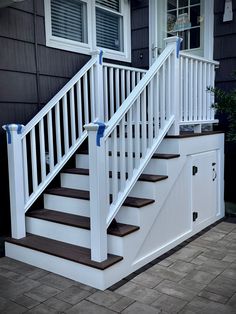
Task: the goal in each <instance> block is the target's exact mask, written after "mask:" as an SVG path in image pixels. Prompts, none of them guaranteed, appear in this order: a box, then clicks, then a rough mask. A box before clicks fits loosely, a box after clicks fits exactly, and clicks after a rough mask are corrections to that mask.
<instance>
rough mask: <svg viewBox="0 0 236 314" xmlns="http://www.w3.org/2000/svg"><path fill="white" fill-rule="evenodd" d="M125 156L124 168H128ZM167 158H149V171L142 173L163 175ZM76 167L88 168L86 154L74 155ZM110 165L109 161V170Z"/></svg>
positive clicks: (165, 172) (165, 171) (165, 170)
mask: <svg viewBox="0 0 236 314" xmlns="http://www.w3.org/2000/svg"><path fill="white" fill-rule="evenodd" d="M117 159H118V171H119V170H120V166H119V159H120V158H119V157H117ZM127 160H128V159H127V158H126V170H127V169H128V162H127ZM167 162H168V161H167V160H166V159H155V158H153V159H151V160H150V162H149V163H148V166H149V167H148V166H147V168H146V169H148V171H149V172H147V171H146V169H145V170H144V173H147V174H161V175H165V174H167ZM76 168H87V169H88V168H89V160H88V155H79V154H77V155H76ZM111 168H112V166H111V163H109V170H111Z"/></svg>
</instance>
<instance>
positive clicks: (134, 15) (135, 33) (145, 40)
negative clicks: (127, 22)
mask: <svg viewBox="0 0 236 314" xmlns="http://www.w3.org/2000/svg"><path fill="white" fill-rule="evenodd" d="M131 30H132V31H131V47H132V66H133V67H138V68H143V69H148V67H149V0H138V1H137V0H136V1H134V0H133V1H131Z"/></svg>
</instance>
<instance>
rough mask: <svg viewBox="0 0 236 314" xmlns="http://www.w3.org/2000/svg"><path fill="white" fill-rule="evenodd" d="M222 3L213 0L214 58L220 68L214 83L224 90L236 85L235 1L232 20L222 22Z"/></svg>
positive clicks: (235, 2)
mask: <svg viewBox="0 0 236 314" xmlns="http://www.w3.org/2000/svg"><path fill="white" fill-rule="evenodd" d="M224 3H225V1H222V0H215V7H214V13H215V25H214V36H215V38H214V59H216V60H219V61H220V68H219V69H218V70H217V72H216V85H217V86H218V87H221V88H223V89H225V90H230V89H232V88H235V87H236V77H234V76H233V72H235V71H236V44H235V43H236V1H235V0H233V1H232V4H233V21H230V22H223V15H224Z"/></svg>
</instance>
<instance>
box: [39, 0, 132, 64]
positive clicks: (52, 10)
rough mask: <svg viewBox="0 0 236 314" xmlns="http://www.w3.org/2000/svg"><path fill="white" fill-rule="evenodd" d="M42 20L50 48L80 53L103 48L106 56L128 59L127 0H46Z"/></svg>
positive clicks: (128, 24) (128, 21)
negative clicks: (44, 21)
mask: <svg viewBox="0 0 236 314" xmlns="http://www.w3.org/2000/svg"><path fill="white" fill-rule="evenodd" d="M45 20H46V23H45V24H46V36H47V44H48V45H49V46H53V47H55V48H62V49H65V50H71V51H76V52H81V53H91V51H92V50H95V49H96V48H102V49H103V48H104V50H105V51H107V52H108V53H106V56H107V57H109V53H111V54H112V55H113V56H115V55H118V56H121V57H122V56H123V57H124V59H125V58H126V59H127V56H130V7H129V1H127V0H45ZM78 48H80V49H78ZM114 59H115V57H114ZM118 59H119V57H118Z"/></svg>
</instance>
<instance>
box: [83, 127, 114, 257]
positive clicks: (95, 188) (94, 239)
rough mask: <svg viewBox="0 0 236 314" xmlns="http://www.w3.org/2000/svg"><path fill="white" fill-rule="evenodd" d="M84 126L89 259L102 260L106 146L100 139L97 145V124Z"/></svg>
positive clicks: (106, 195) (106, 196) (106, 200)
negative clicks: (88, 195)
mask: <svg viewBox="0 0 236 314" xmlns="http://www.w3.org/2000/svg"><path fill="white" fill-rule="evenodd" d="M84 128H85V129H86V130H87V132H88V142H89V182H90V229H91V259H92V260H93V261H96V262H102V261H104V260H106V259H107V226H106V219H107V215H108V207H109V192H108V184H107V177H106V174H107V171H106V147H105V143H104V141H103V140H102V139H101V143H100V146H97V131H98V128H99V126H98V125H97V124H94V123H90V124H87V125H85V126H84Z"/></svg>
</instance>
